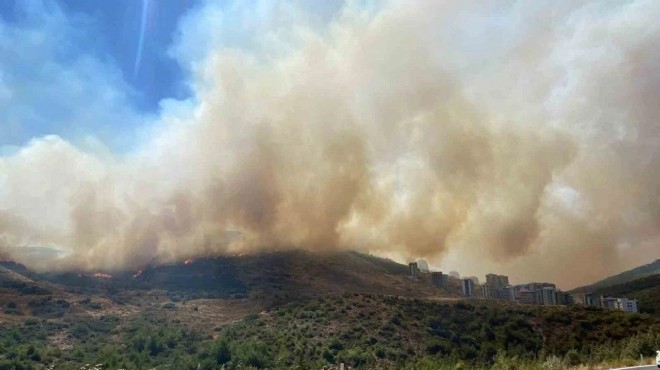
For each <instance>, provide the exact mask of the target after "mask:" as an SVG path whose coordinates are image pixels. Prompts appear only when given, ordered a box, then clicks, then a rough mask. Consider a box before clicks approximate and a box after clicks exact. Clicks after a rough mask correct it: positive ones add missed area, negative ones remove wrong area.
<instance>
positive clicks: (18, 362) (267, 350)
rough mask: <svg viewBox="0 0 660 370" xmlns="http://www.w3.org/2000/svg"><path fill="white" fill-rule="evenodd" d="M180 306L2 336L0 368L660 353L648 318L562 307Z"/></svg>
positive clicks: (497, 360)
mask: <svg viewBox="0 0 660 370" xmlns="http://www.w3.org/2000/svg"><path fill="white" fill-rule="evenodd" d="M190 304H191V302H189V303H188V304H187V305H190ZM178 309H181V307H180V306H178V305H170V306H168V307H165V306H164V305H163V306H162V307H160V308H154V309H149V310H146V311H143V312H142V313H141V314H138V315H136V316H132V317H131V318H119V317H116V316H98V317H87V318H85V319H81V318H79V317H78V318H76V317H69V316H64V317H63V318H56V319H41V320H34V319H30V320H28V321H25V322H24V324H22V325H20V326H5V327H1V328H0V353H2V354H3V355H2V356H0V369H37V368H44V367H45V366H53V367H54V368H55V369H71V368H80V366H82V365H84V364H87V363H89V364H96V363H102V364H103V365H104V366H103V368H104V369H118V368H125V369H134V368H153V367H155V368H176V369H191V370H192V369H217V368H220V367H222V366H225V368H229V369H232V368H236V367H238V366H242V367H243V368H245V366H252V367H255V368H299V369H308V368H321V367H322V366H324V365H327V364H336V363H338V362H345V363H347V364H349V365H351V366H353V367H357V368H374V367H379V368H404V367H406V366H407V367H408V368H411V369H412V368H428V369H431V368H442V366H449V365H451V366H456V365H457V364H462V365H459V366H463V368H480V367H489V366H495V365H498V364H501V363H508V362H507V361H513V362H515V363H518V364H521V363H524V364H528V365H529V364H541V363H543V362H545V363H546V365H547V364H550V365H548V366H546V367H549V368H557V369H559V368H565V367H567V366H570V365H575V364H578V363H596V362H602V361H605V360H610V359H619V358H633V359H634V358H638V356H639V353H645V354H647V355H649V354H651V352H652V351H653V350H654V349H655V347H656V346H660V319H659V318H657V317H654V316H649V315H636V314H624V313H621V312H612V311H600V310H592V309H580V308H567V307H551V308H543V307H531V306H530V307H522V306H509V305H498V304H485V303H480V302H474V303H473V302H459V303H456V304H448V303H443V302H429V301H424V300H418V299H409V298H396V297H391V296H382V295H360V294H343V295H338V296H329V297H321V298H317V299H312V300H308V301H305V302H292V303H290V304H288V305H285V306H282V307H278V308H274V309H272V310H269V311H267V312H263V313H262V314H260V315H250V316H248V317H246V318H245V319H243V320H241V321H239V322H237V323H234V324H229V325H225V326H219V327H214V325H213V323H212V322H209V323H208V324H207V325H204V327H205V329H203V330H200V329H199V327H197V328H195V327H193V326H191V323H189V322H182V321H180V318H181V317H183V316H181V315H176V314H171V313H176V312H175V311H176V310H178ZM173 311H174V312H173ZM647 352H649V353H647ZM530 366H532V365H530Z"/></svg>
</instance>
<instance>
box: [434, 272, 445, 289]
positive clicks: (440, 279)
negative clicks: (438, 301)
mask: <svg viewBox="0 0 660 370" xmlns="http://www.w3.org/2000/svg"><path fill="white" fill-rule="evenodd" d="M431 284H433V285H434V286H436V287H438V288H443V287H445V286H446V279H445V276H444V275H443V274H442V272H441V271H434V272H432V273H431Z"/></svg>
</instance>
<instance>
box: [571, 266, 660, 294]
mask: <svg viewBox="0 0 660 370" xmlns="http://www.w3.org/2000/svg"><path fill="white" fill-rule="evenodd" d="M655 274H660V259H657V260H655V262H653V263H649V264H648V265H643V266H639V267H635V268H634V269H631V270H628V271H624V272H622V273H620V274H617V275H613V276H610V277H608V278H605V279H603V280H600V281H597V282H595V283H593V284H591V285H587V286H583V287H580V288H576V289H574V290H575V291H585V290H594V289H597V288H604V287H608V286H612V285H618V284H623V283H627V282H629V281H633V280H636V279H639V278H643V277H645V276H650V275H655Z"/></svg>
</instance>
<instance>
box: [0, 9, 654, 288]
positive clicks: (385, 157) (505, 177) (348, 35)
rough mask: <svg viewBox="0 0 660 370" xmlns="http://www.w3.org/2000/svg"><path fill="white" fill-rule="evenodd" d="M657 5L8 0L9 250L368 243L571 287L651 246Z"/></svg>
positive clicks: (396, 253)
mask: <svg viewBox="0 0 660 370" xmlns="http://www.w3.org/2000/svg"><path fill="white" fill-rule="evenodd" d="M659 13H660V3H658V2H656V1H652V0H648V1H642V0H638V1H594V2H589V1H584V2H574V1H566V2H558V1H534V2H513V1H494V2H487V3H483V2H456V1H433V2H426V1H421V2H412V1H391V2H390V1H387V2H372V1H347V2H341V1H324V2H316V1H314V2H312V1H292V2H277V3H275V2H272V1H256V2H243V1H202V0H199V1H192V0H191V1H178V0H177V1H174V0H172V1H166V0H121V1H101V0H99V1H92V0H90V1H74V0H62V1H45V0H44V1H37V0H35V1H3V2H0V253H2V254H4V255H7V256H9V257H11V258H15V259H18V260H20V261H23V262H25V263H28V264H29V265H31V266H32V267H35V268H42V269H43V268H53V267H56V268H86V269H113V268H124V267H128V268H138V267H140V266H142V265H144V264H147V263H154V262H159V261H171V260H176V259H180V258H186V257H189V256H196V255H200V254H213V253H233V252H235V251H244V250H259V249H273V248H275V249H283V248H309V249H313V250H333V249H354V248H357V249H361V250H368V251H371V252H373V253H378V254H381V255H387V256H392V257H394V258H397V259H399V260H402V261H405V260H407V259H414V258H418V257H424V258H426V259H428V260H429V262H430V264H431V265H434V266H439V267H441V268H443V269H447V270H458V271H460V272H461V273H462V274H464V275H479V276H482V275H483V274H485V273H487V272H491V271H492V272H498V273H508V274H509V275H511V277H512V280H514V282H522V281H526V280H537V281H540V280H546V281H554V282H557V283H559V284H560V285H562V286H564V287H572V286H576V285H579V284H583V283H588V282H590V281H592V280H595V279H598V278H600V277H603V276H606V275H610V274H612V273H615V272H618V271H620V270H622V269H625V268H629V267H633V266H636V265H638V264H641V263H647V262H650V261H652V260H653V259H655V258H658V257H660V144H659V143H660V122H658V117H660V102H659V101H658V96H660V71H659V70H658V68H657V66H658V65H660V48H658V45H660V23H659V22H657V20H656V19H655V18H656V15H657V14H659ZM232 231H239V232H240V235H241V237H240V238H237V237H236V235H237V233H235V232H232ZM35 247H36V248H41V249H35ZM43 248H47V249H46V250H50V251H51V253H47V254H43V253H40V252H39V251H42V250H44V249H43ZM35 251H36V252H35ZM52 251H58V252H57V253H59V254H53V253H52ZM58 255H59V257H53V256H58ZM35 256H36V257H35ZM40 256H41V257H40ZM43 256H47V257H48V258H46V257H43ZM53 258H55V260H54V261H53V260H51V259H53Z"/></svg>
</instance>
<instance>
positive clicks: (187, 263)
mask: <svg viewBox="0 0 660 370" xmlns="http://www.w3.org/2000/svg"><path fill="white" fill-rule="evenodd" d="M191 263H193V259H192V258H188V259H187V260H186V261H185V262H183V264H184V265H190V264H191Z"/></svg>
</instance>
